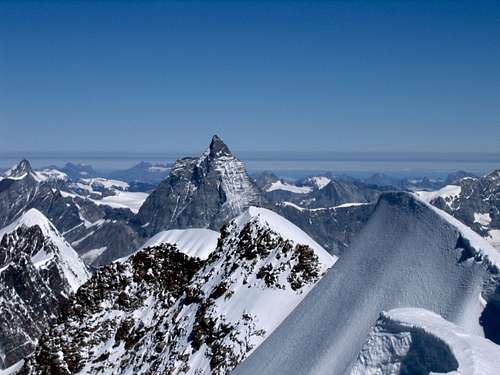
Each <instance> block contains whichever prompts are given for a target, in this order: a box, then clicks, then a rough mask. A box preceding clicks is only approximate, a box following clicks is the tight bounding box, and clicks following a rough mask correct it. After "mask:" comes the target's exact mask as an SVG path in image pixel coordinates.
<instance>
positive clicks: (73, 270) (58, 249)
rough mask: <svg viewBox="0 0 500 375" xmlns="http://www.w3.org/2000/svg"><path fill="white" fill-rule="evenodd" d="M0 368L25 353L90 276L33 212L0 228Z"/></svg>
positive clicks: (41, 218)
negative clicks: (62, 305)
mask: <svg viewBox="0 0 500 375" xmlns="http://www.w3.org/2000/svg"><path fill="white" fill-rule="evenodd" d="M0 239H1V240H0V311H1V312H2V313H1V314H0V368H3V367H8V366H11V365H13V364H14V363H16V362H18V361H19V360H21V359H22V358H24V357H25V356H26V355H29V354H30V353H31V352H32V351H33V350H34V347H35V344H36V342H37V339H38V338H39V337H40V335H41V334H42V333H43V332H44V331H45V330H46V329H47V327H48V325H49V323H50V322H51V321H53V320H54V319H55V318H56V317H57V315H58V312H59V306H60V305H61V304H62V303H64V302H66V301H67V300H68V298H69V297H70V295H71V294H72V293H73V292H75V291H76V289H77V288H78V287H79V286H80V285H81V284H82V283H84V282H85V281H86V280H87V279H88V278H89V276H90V275H89V273H88V272H87V270H86V268H85V266H84V265H83V263H82V262H81V261H80V259H79V258H78V255H77V254H76V253H75V251H74V250H73V249H72V248H71V247H70V246H69V245H68V243H67V242H66V241H65V240H64V239H63V238H62V236H61V235H60V234H59V232H57V230H56V229H55V228H54V226H53V225H52V224H51V223H50V222H49V221H48V219H47V218H45V217H44V216H43V215H42V214H41V213H40V212H39V211H37V210H35V209H32V210H29V211H28V212H26V213H25V214H24V215H23V216H22V217H20V218H19V219H17V220H16V221H15V222H14V223H12V224H11V225H9V226H8V227H6V228H3V229H2V230H0Z"/></svg>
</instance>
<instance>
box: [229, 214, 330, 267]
mask: <svg viewBox="0 0 500 375" xmlns="http://www.w3.org/2000/svg"><path fill="white" fill-rule="evenodd" d="M234 221H235V223H236V224H237V226H238V228H239V229H240V230H241V229H243V228H244V227H245V226H246V225H247V224H248V223H252V224H254V225H257V226H259V227H267V228H269V229H270V230H272V231H273V232H275V233H276V234H278V235H280V236H282V237H283V238H286V239H287V240H289V241H291V242H293V243H294V244H296V245H307V246H309V247H311V248H312V249H313V250H314V251H315V252H316V254H317V255H318V257H320V259H321V261H322V262H323V263H325V264H328V265H329V266H332V265H333V263H334V262H335V260H336V259H337V257H335V256H332V255H330V254H328V252H327V251H326V250H325V249H323V247H322V246H321V245H319V244H318V243H317V242H316V241H314V240H313V239H312V238H311V237H309V236H308V235H307V234H306V233H305V232H304V231H303V230H302V229H300V228H299V227H297V226H296V225H295V224H293V223H291V222H290V221H288V220H287V219H285V218H284V217H283V216H281V215H278V214H277V213H276V212H274V211H271V210H269V209H267V208H262V207H255V206H251V207H249V208H248V209H247V210H246V211H245V212H244V213H243V214H241V215H240V216H239V217H237V218H236V219H235V220H234Z"/></svg>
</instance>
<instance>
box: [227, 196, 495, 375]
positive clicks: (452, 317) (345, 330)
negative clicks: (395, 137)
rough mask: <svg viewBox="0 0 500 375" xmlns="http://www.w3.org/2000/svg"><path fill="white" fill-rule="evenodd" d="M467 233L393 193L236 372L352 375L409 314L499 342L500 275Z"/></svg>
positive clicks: (239, 374) (240, 374)
mask: <svg viewBox="0 0 500 375" xmlns="http://www.w3.org/2000/svg"><path fill="white" fill-rule="evenodd" d="M466 235H467V233H466V232H464V231H461V230H460V229H459V228H457V227H456V226H454V225H453V223H450V222H449V221H448V220H446V219H445V218H444V217H443V216H441V215H439V214H438V213H437V212H435V211H434V210H432V209H431V208H430V207H429V206H428V205H427V204H425V203H423V202H420V201H419V200H417V199H416V198H414V197H413V196H411V195H409V194H406V193H387V194H383V195H382V196H381V198H380V199H379V201H378V203H377V206H376V208H375V211H374V213H373V214H372V216H371V218H370V219H369V220H368V222H367V224H366V225H365V226H364V228H363V229H362V230H361V232H360V234H359V235H358V236H357V237H356V239H355V240H354V242H353V244H352V246H351V247H350V249H349V251H348V252H346V253H345V254H344V256H343V257H341V258H340V259H339V261H338V262H337V263H336V264H335V266H334V267H333V268H332V269H331V270H330V271H329V272H328V273H327V275H326V276H325V277H324V278H323V279H322V280H321V281H320V282H319V283H318V285H317V286H316V288H314V289H313V290H312V291H311V293H309V294H308V295H307V297H306V298H305V299H304V300H303V301H302V302H301V304H300V305H299V306H298V307H297V308H296V309H295V310H294V311H293V312H292V313H291V314H290V315H289V316H288V318H287V319H286V320H285V321H284V322H283V323H282V324H281V325H280V326H279V328H278V329H276V330H275V331H274V332H273V334H271V336H270V337H269V338H268V339H267V340H266V341H265V342H264V343H263V344H262V345H261V346H260V347H259V348H258V349H257V350H256V351H255V352H254V353H253V354H252V355H251V356H250V357H249V358H248V359H247V360H245V361H244V362H243V363H242V364H241V366H240V367H238V368H237V369H236V371H235V372H234V373H235V374H236V375H247V374H248V375H250V374H251V375H254V374H259V375H268V374H269V375H271V374H272V375H274V374H287V375H295V374H297V375H299V374H300V375H303V374H310V375H323V374H324V375H327V374H328V375H330V374H345V373H348V372H349V369H350V368H351V366H352V365H353V363H354V361H355V360H356V358H357V356H358V353H359V352H360V350H361V349H362V346H363V343H364V342H365V339H366V337H367V336H368V334H369V332H370V329H371V327H372V326H373V325H374V324H375V322H376V320H377V318H378V315H379V313H380V312H381V311H387V310H390V309H394V308H399V307H418V308H425V309H428V310H430V311H433V312H435V313H438V314H440V315H441V316H443V317H444V318H445V319H447V320H449V321H451V322H453V323H454V324H456V325H458V326H460V327H461V328H462V329H464V330H465V331H466V332H468V333H471V334H477V335H486V336H487V337H490V338H491V339H494V337H495V335H497V336H496V337H498V332H499V324H498V323H499V322H498V316H499V314H498V313H497V312H498V311H500V310H499V309H498V303H499V301H500V288H499V285H500V276H499V273H498V268H497V267H496V266H494V265H492V263H491V262H490V261H489V260H488V258H487V257H485V255H484V253H483V252H482V251H478V250H477V249H476V248H475V247H474V246H476V245H477V242H476V240H480V239H478V238H475V239H472V240H471V239H468V238H466V237H464V236H466ZM483 245H484V243H483ZM484 246H487V244H485V245H484ZM482 247H483V246H482ZM488 309H489V311H490V312H489V313H487V314H486V313H485V312H487V311H488ZM495 311H496V312H495Z"/></svg>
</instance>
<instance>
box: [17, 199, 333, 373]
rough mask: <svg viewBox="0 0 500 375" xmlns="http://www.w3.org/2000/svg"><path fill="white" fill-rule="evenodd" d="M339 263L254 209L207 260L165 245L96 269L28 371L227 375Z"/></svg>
mask: <svg viewBox="0 0 500 375" xmlns="http://www.w3.org/2000/svg"><path fill="white" fill-rule="evenodd" d="M334 261H335V258H333V257H331V256H330V255H329V254H328V253H326V251H325V250H323V249H322V248H321V247H320V246H319V245H318V244H317V243H315V242H314V241H313V240H311V239H310V238H309V237H308V236H307V235H306V234H305V233H304V232H302V231H301V230H300V229H298V228H297V227H295V226H294V225H293V224H291V223H290V222H288V221H287V220H286V219H284V218H282V217H280V216H279V215H277V214H275V213H273V212H271V211H269V210H266V209H257V208H250V209H249V210H248V211H247V212H246V213H244V214H243V215H241V216H239V217H238V218H237V219H235V220H233V221H232V222H230V223H229V224H227V225H225V226H224V227H223V229H222V230H221V237H220V239H219V242H218V245H217V248H216V249H215V250H214V251H213V252H212V254H211V255H210V256H209V258H208V259H207V260H206V261H201V260H199V259H193V258H190V257H188V256H186V255H184V254H181V253H179V251H178V249H177V248H176V247H175V246H172V245H168V244H163V245H160V246H156V247H153V248H146V249H144V250H141V251H139V252H138V253H137V254H135V255H133V256H131V257H130V258H129V259H128V260H126V261H123V262H116V263H113V264H111V265H109V266H107V267H105V268H104V269H103V270H102V271H100V272H98V273H97V274H96V275H94V277H93V278H92V280H91V281H90V282H88V283H87V284H85V285H84V286H83V287H81V288H80V289H79V291H78V292H77V294H76V295H75V297H74V299H73V300H72V301H71V302H70V303H69V304H67V305H65V307H64V309H63V311H64V313H63V314H62V315H61V316H60V318H59V320H58V323H57V324H56V325H54V326H53V327H52V329H51V330H50V332H49V333H48V334H47V335H46V336H44V337H43V338H42V339H41V340H40V343H41V344H40V346H39V348H38V350H37V352H36V353H35V355H34V356H32V357H31V358H29V359H28V360H27V361H26V364H25V366H24V368H23V370H22V372H21V373H22V374H48V373H50V374H71V373H76V372H78V373H81V374H100V373H106V374H137V373H146V374H161V373H165V374H228V373H229V372H230V371H231V370H232V369H233V368H234V367H235V366H236V365H237V364H238V363H239V362H240V361H241V360H242V359H244V358H245V357H246V356H247V355H248V354H249V353H250V352H251V351H252V350H253V349H255V348H256V347H257V346H258V345H259V344H260V343H261V342H262V341H263V340H264V339H265V337H267V335H269V334H270V333H271V332H272V331H273V330H274V329H275V328H276V327H277V326H278V325H279V323H280V322H281V321H282V320H283V319H284V318H285V317H286V316H287V315H288V314H289V313H290V311H292V310H293V308H294V307H295V306H296V305H297V304H298V303H299V302H300V301H301V300H302V299H303V298H304V297H305V295H306V294H307V293H308V292H309V291H310V290H311V289H312V287H313V286H314V285H315V283H316V282H317V281H319V279H320V278H321V277H322V276H323V274H324V273H325V272H326V270H327V269H328V267H330V266H331V265H332V264H333V263H334Z"/></svg>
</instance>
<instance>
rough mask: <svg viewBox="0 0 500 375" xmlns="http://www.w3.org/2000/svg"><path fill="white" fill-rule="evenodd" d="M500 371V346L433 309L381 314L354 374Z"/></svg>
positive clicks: (483, 374) (475, 374)
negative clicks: (454, 322)
mask: <svg viewBox="0 0 500 375" xmlns="http://www.w3.org/2000/svg"><path fill="white" fill-rule="evenodd" d="M499 369H500V346H499V345H495V344H494V343H492V342H491V341H489V340H486V339H484V338H482V337H479V336H476V335H471V334H469V333H468V332H466V331H465V330H463V329H462V328H460V327H458V326H457V325H455V324H453V323H450V322H448V321H447V320H445V319H443V318H442V317H441V316H439V315H438V314H435V313H433V312H430V311H428V310H424V309H417V308H401V309H394V310H391V311H389V312H384V313H382V314H381V316H380V318H379V320H378V321H377V324H376V325H375V327H374V328H373V329H372V330H371V332H370V335H369V336H368V339H367V341H366V343H365V345H364V346H363V349H362V350H361V352H360V354H359V356H358V358H357V360H356V363H355V364H354V366H353V368H352V370H351V372H350V374H351V375H377V374H416V373H418V374H428V373H430V372H432V374H436V375H438V374H451V373H453V374H461V375H496V374H498V371H499Z"/></svg>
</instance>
